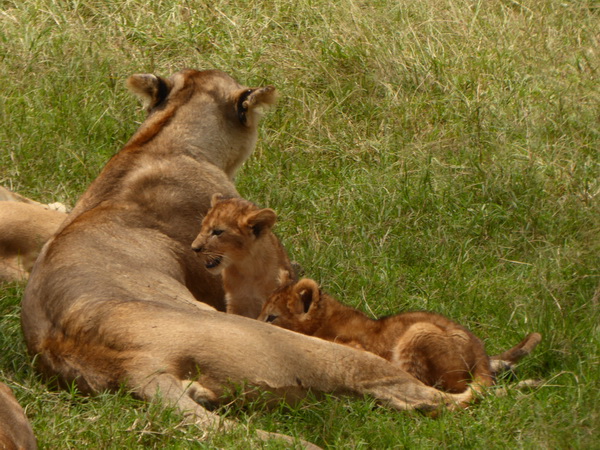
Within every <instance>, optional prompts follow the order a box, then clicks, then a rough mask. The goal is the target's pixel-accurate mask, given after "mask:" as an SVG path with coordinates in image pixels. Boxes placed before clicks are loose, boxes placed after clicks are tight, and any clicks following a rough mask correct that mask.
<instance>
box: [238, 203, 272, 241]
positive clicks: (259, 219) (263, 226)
mask: <svg viewBox="0 0 600 450" xmlns="http://www.w3.org/2000/svg"><path fill="white" fill-rule="evenodd" d="M276 221H277V214H275V211H273V210H272V209H271V208H264V209H259V210H258V211H253V212H251V213H249V214H248V215H247V216H246V217H244V220H243V222H244V223H243V225H245V226H247V227H250V228H252V232H253V233H254V235H255V236H257V237H258V236H260V235H261V233H262V232H263V231H265V230H270V229H271V228H273V225H275V222H276Z"/></svg>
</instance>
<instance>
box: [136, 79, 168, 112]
mask: <svg viewBox="0 0 600 450" xmlns="http://www.w3.org/2000/svg"><path fill="white" fill-rule="evenodd" d="M126 85H127V88H128V89H129V90H130V91H131V92H133V93H134V94H136V95H137V96H138V97H140V99H141V100H142V102H143V104H144V108H146V110H147V111H148V112H150V111H151V110H152V109H154V108H156V107H157V106H158V105H159V104H161V103H162V102H163V101H164V100H165V99H166V98H167V96H168V95H169V92H171V88H172V87H173V83H171V81H170V80H167V79H165V78H161V77H157V76H156V75H152V74H150V73H138V74H135V75H131V76H130V77H129V78H127V81H126Z"/></svg>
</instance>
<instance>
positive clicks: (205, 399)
mask: <svg viewBox="0 0 600 450" xmlns="http://www.w3.org/2000/svg"><path fill="white" fill-rule="evenodd" d="M181 385H182V386H183V389H184V391H185V393H186V394H187V395H188V396H189V397H190V398H191V399H192V400H194V401H195V402H196V403H198V404H200V405H202V406H204V407H206V408H208V407H210V406H211V405H214V404H215V403H217V402H218V400H219V396H218V395H217V394H216V393H215V392H214V391H213V390H211V389H208V388H207V387H205V386H202V385H201V384H200V383H198V382H197V381H192V380H182V381H181Z"/></svg>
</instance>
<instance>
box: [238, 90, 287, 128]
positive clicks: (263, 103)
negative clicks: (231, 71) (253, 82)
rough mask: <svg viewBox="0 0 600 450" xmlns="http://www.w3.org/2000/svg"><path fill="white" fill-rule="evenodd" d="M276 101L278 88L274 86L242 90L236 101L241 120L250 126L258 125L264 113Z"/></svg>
mask: <svg viewBox="0 0 600 450" xmlns="http://www.w3.org/2000/svg"><path fill="white" fill-rule="evenodd" d="M276 101H277V90H276V89H275V88H274V87H273V86H265V87H262V88H254V89H246V90H244V91H241V92H240V93H239V94H238V97H237V100H236V102H235V103H236V108H237V115H238V118H239V119H240V122H241V123H242V124H244V125H246V126H247V127H249V128H254V127H256V125H257V124H258V121H259V120H260V118H261V116H262V115H263V113H264V112H265V111H266V110H267V109H268V108H269V107H270V106H272V105H274V104H275V102H276Z"/></svg>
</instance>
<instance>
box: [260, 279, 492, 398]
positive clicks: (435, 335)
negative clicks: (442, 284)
mask: <svg viewBox="0 0 600 450" xmlns="http://www.w3.org/2000/svg"><path fill="white" fill-rule="evenodd" d="M283 282H284V280H282V284H283ZM258 320H262V321H265V322H270V323H273V324H275V325H278V326H280V327H283V328H287V329H289V330H292V331H297V332H300V333H303V334H307V335H310V336H315V337H319V338H321V339H326V340H328V341H333V342H337V343H340V344H344V345H348V346H351V347H355V348H358V349H362V350H366V351H369V352H372V353H375V354H376V355H379V356H381V357H382V358H385V359H387V360H389V361H392V362H394V363H396V364H398V365H399V366H400V367H401V368H402V369H403V370H404V371H406V372H408V373H410V374H411V375H413V376H414V377H415V378H417V379H419V380H421V381H422V382H423V383H425V384H427V385H429V386H433V387H436V388H439V389H442V390H444V391H447V392H452V393H459V392H463V391H465V390H466V389H467V387H468V386H469V384H470V383H473V387H474V388H475V389H477V390H478V388H480V387H482V386H491V385H492V384H494V377H493V374H492V369H491V367H490V358H489V357H488V355H487V354H486V352H485V350H484V347H483V343H482V342H481V341H480V340H479V339H478V338H477V337H476V336H475V335H474V334H473V333H471V332H470V331H469V330H467V329H466V328H464V327H462V326H460V325H458V324H457V323H455V322H453V321H451V320H450V319H447V318H446V317H444V316H441V315H439V314H435V313H431V312H408V313H403V314H398V315H395V316H390V317H384V318H382V319H378V320H373V319H370V318H368V317H367V316H366V315H365V314H363V313H362V312H360V311H357V310H355V309H353V308H351V307H349V306H345V305H342V304H341V303H339V302H338V301H337V300H335V299H334V298H333V297H331V296H329V295H327V294H325V293H323V292H321V290H320V289H319V286H318V285H317V283H316V282H315V281H313V280H310V279H306V278H304V279H302V280H300V281H298V282H297V283H294V282H291V283H288V284H286V285H284V286H283V287H281V288H280V289H278V290H277V291H276V292H275V293H274V294H273V295H272V296H271V297H270V298H269V300H268V301H267V302H266V303H265V305H264V306H263V309H262V311H261V313H260V316H259V317H258Z"/></svg>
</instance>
